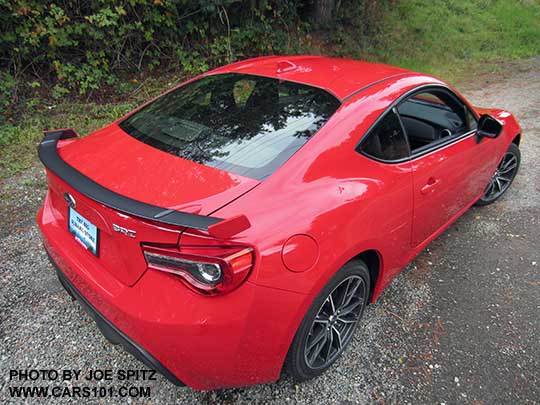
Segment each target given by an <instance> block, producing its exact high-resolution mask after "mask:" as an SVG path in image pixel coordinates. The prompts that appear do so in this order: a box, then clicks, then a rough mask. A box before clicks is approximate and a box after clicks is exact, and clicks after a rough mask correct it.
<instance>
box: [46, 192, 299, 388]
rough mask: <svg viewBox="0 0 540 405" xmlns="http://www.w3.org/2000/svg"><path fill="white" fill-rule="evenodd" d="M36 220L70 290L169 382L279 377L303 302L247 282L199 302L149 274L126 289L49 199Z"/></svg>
mask: <svg viewBox="0 0 540 405" xmlns="http://www.w3.org/2000/svg"><path fill="white" fill-rule="evenodd" d="M37 221H38V224H39V227H40V229H41V231H42V233H43V239H44V245H45V247H46V249H47V251H48V253H49V255H50V256H51V258H52V259H53V261H54V262H55V264H56V265H57V266H58V268H59V270H60V272H61V274H63V275H64V276H65V277H66V278H67V280H68V282H69V284H70V285H72V286H73V287H74V288H75V290H76V291H77V292H79V293H80V294H81V295H82V297H83V298H84V300H86V301H87V303H88V304H89V305H90V306H91V307H92V308H93V309H94V310H95V311H97V313H98V314H99V315H100V316H101V317H103V318H104V319H105V320H106V321H107V322H108V323H110V324H112V325H113V326H114V328H115V329H116V330H118V331H119V332H120V333H121V335H123V336H125V337H127V338H128V339H129V340H130V341H131V342H133V343H134V345H135V346H136V347H139V348H141V349H143V350H144V351H145V352H146V353H148V354H149V355H150V357H151V358H153V359H155V360H156V361H157V362H159V365H162V366H163V368H164V369H165V370H168V371H170V373H171V374H172V375H173V376H174V377H175V378H176V379H178V380H180V381H181V382H183V383H185V384H186V385H188V386H190V387H192V388H195V389H215V388H222V387H234V386H246V385H252V384H257V383H263V382H269V381H274V380H277V379H278V378H279V375H280V372H281V367H282V365H283V361H284V358H285V355H286V354H287V350H288V347H289V344H290V342H291V340H292V338H293V336H294V333H295V331H296V328H297V325H298V324H299V322H300V320H301V317H302V314H303V312H304V309H305V308H304V307H305V306H306V305H308V303H309V300H308V299H307V298H308V297H306V296H305V295H301V294H296V293H291V292H286V291H281V290H274V289H269V288H267V287H261V286H257V285H255V284H252V283H249V282H246V283H244V284H243V285H242V286H241V287H240V288H239V289H237V290H236V291H234V292H232V293H230V294H226V295H223V296H217V297H205V296H201V295H199V294H196V293H194V292H192V291H190V290H189V289H187V288H186V287H185V286H184V285H183V284H182V283H181V282H179V281H178V280H176V279H174V277H173V276H170V275H167V274H165V273H161V272H155V271H146V272H145V273H144V275H143V276H142V277H141V278H140V280H139V281H138V282H137V283H136V284H135V285H133V286H126V285H125V284H122V283H121V282H119V281H118V280H117V279H116V278H114V277H113V276H112V275H111V273H110V272H108V271H106V270H105V269H104V268H103V267H101V265H100V264H99V261H96V260H95V258H94V257H93V256H92V255H91V253H89V252H88V251H85V250H84V249H82V248H81V247H80V246H79V245H78V243H77V242H76V241H75V240H74V238H73V237H72V236H71V235H70V234H69V233H68V232H67V230H66V229H64V227H63V226H59V225H58V223H57V222H56V220H55V218H54V214H53V212H52V210H51V209H50V205H49V199H48V197H47V198H46V200H45V203H44V206H43V207H42V208H41V209H40V211H39V213H38V216H37ZM158 371H160V370H158ZM162 373H163V371H162ZM164 374H165V373H164ZM170 379H171V378H170Z"/></svg>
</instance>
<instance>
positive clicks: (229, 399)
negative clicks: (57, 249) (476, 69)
mask: <svg viewBox="0 0 540 405" xmlns="http://www.w3.org/2000/svg"><path fill="white" fill-rule="evenodd" d="M539 62H540V59H534V60H529V61H522V62H516V63H511V64H507V65H505V66H504V67H503V69H502V71H501V72H497V73H496V74H491V75H489V74H486V75H484V76H482V77H479V78H477V79H476V80H475V83H474V84H470V85H469V87H468V88H467V87H466V88H465V89H466V91H464V93H465V94H466V95H467V96H468V97H469V98H470V99H471V100H472V101H473V102H474V103H475V104H477V105H482V106H497V107H502V108H507V109H509V110H511V111H512V112H514V113H515V114H516V115H517V117H518V119H519V121H520V123H521V125H522V127H523V139H522V144H521V150H522V154H523V163H522V168H521V171H520V173H519V175H518V177H517V178H516V180H515V182H514V184H513V186H512V188H511V190H510V191H509V193H508V194H507V195H506V196H505V197H504V198H503V199H502V200H500V201H499V202H497V203H496V204H494V205H492V206H489V207H484V208H472V209H471V210H469V211H468V212H467V213H466V214H465V215H464V216H463V217H462V218H461V219H459V220H458V221H457V222H456V224H454V225H453V226H452V227H451V228H450V229H449V230H448V231H447V232H445V233H444V234H443V235H442V236H441V237H439V238H438V239H437V240H436V241H435V242H434V243H432V244H431V246H430V247H429V248H428V249H426V250H425V251H424V252H423V253H422V254H421V255H420V256H419V257H418V258H417V259H416V260H415V261H414V262H413V263H412V264H411V265H410V266H409V267H408V268H407V269H406V270H405V271H404V272H403V273H402V274H401V275H400V276H398V277H397V278H396V279H395V281H394V282H393V283H392V284H391V285H390V286H389V288H388V289H387V290H386V291H385V292H384V294H383V295H382V297H381V298H380V299H379V300H378V302H377V303H376V304H374V305H371V306H370V307H369V308H368V309H367V312H366V314H365V317H364V320H363V322H362V327H361V329H360V330H359V331H358V332H357V334H356V336H355V337H354V340H353V342H352V344H351V346H350V348H349V350H348V351H347V352H346V353H345V355H344V356H343V358H342V359H341V360H340V361H339V362H338V363H337V364H336V365H335V366H334V367H333V368H332V369H331V370H329V371H328V372H327V373H326V374H324V375H323V376H322V377H320V378H318V379H315V380H313V381H310V382H306V383H302V384H299V385H297V384H295V383H294V382H292V381H290V380H289V379H288V378H286V377H285V378H283V379H282V380H280V381H279V382H277V383H274V384H266V385H260V386H256V387H251V388H246V389H228V390H220V391H212V392H196V391H192V390H190V389H188V388H177V387H175V386H173V385H172V384H169V383H168V382H167V381H166V380H165V379H163V378H162V377H158V379H157V381H152V382H147V383H142V384H141V383H135V385H144V386H150V387H151V398H147V399H144V400H140V399H133V400H132V401H133V402H134V403H137V402H139V403H172V402H173V401H176V402H179V403H196V402H201V403H215V402H220V403H234V402H265V403H266V402H268V403H279V404H282V403H285V402H299V403H337V404H349V403H398V402H399V403H438V404H442V403H446V404H450V403H471V404H488V403H489V404H495V403H540V402H539V400H540V388H539V387H540V341H539V338H538V336H539V335H540V320H539V314H540V312H539V309H540V232H539V230H538V229H539V225H540V224H539V218H540V177H539V170H538V167H539V165H540V161H539V157H540V124H539V122H538V117H540V68H539V66H540V65H539ZM43 190H44V180H43V171H42V170H41V169H40V168H39V166H37V165H36V167H34V168H31V169H29V170H27V171H26V172H25V173H23V174H21V175H19V176H16V177H13V178H11V179H8V180H5V181H4V182H3V183H1V184H0V198H1V204H0V221H1V227H0V253H1V256H2V259H3V260H2V262H1V263H0V322H1V323H0V341H1V347H0V365H1V366H0V385H1V390H0V402H2V403H4V402H14V400H13V398H10V397H9V393H8V388H9V387H10V386H13V385H16V384H15V383H14V382H10V381H9V370H10V369H28V368H37V369H66V368H71V369H82V370H83V371H84V372H86V371H87V370H89V369H107V368H112V369H114V370H118V369H140V368H144V367H143V366H142V365H141V364H140V363H139V362H138V361H136V360H135V359H133V358H132V357H131V356H130V355H128V354H126V353H125V352H123V351H122V350H121V349H119V348H117V347H115V346H113V345H111V344H109V343H108V342H107V341H106V340H105V338H103V337H102V336H101V334H100V333H99V332H98V330H97V328H96V326H95V325H94V323H93V322H92V320H91V319H90V317H89V316H87V315H86V314H85V313H84V311H83V310H82V309H81V307H80V306H79V305H78V304H76V303H73V302H72V301H71V299H70V297H69V296H68V295H67V293H66V292H65V291H64V290H63V289H62V287H61V286H60V284H59V282H58V281H57V279H56V277H55V275H54V273H53V270H52V267H51V266H50V265H49V264H48V262H47V259H46V256H45V254H44V252H43V249H42V248H41V246H40V242H39V234H38V231H37V229H36V226H35V225H34V213H35V212H36V210H37V207H38V206H39V204H40V202H41V199H42V196H43ZM24 385H25V386H33V385H40V384H38V383H25V384H24ZM41 385H43V384H41ZM74 385H77V383H74ZM102 385H103V386H108V385H107V384H102ZM54 402H55V403H60V402H70V399H68V398H65V399H56V400H55V401H54ZM93 402H96V401H93ZM116 402H118V400H117V399H102V400H100V401H99V403H116Z"/></svg>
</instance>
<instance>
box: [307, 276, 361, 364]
mask: <svg viewBox="0 0 540 405" xmlns="http://www.w3.org/2000/svg"><path fill="white" fill-rule="evenodd" d="M366 293H367V288H366V284H365V282H364V280H363V279H362V278H361V277H359V276H350V277H348V278H346V279H344V280H343V281H342V282H341V283H340V284H338V286H337V287H336V288H334V289H333V290H332V292H331V293H330V294H329V295H328V297H327V298H326V300H325V301H324V302H323V304H322V305H321V307H320V308H319V311H318V312H317V316H316V317H315V319H314V320H313V322H312V325H311V328H310V332H309V336H308V338H307V340H306V344H305V347H304V359H305V361H306V364H307V365H308V366H309V367H311V368H313V369H317V368H323V367H326V366H327V365H329V364H330V363H332V362H333V361H334V360H335V359H336V358H337V357H338V356H339V355H340V354H341V352H342V351H343V349H344V348H345V347H346V346H347V344H348V343H349V341H350V340H351V338H352V335H353V332H354V329H355V327H356V324H357V323H358V321H359V320H360V317H361V316H362V312H363V310H364V305H365V297H366Z"/></svg>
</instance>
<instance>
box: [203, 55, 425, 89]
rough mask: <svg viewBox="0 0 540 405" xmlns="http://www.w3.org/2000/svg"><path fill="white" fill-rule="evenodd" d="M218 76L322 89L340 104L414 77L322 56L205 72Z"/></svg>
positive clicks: (264, 60)
mask: <svg viewBox="0 0 540 405" xmlns="http://www.w3.org/2000/svg"><path fill="white" fill-rule="evenodd" d="M218 73H244V74H252V75H258V76H267V77H274V78H277V79H283V80H290V81H294V82H299V83H304V84H308V85H311V86H315V87H319V88H322V89H325V90H327V91H329V92H330V93H332V94H334V95H335V96H336V97H337V98H339V99H340V100H343V99H345V98H347V97H348V96H350V95H352V94H353V93H355V92H357V91H359V90H361V89H363V88H365V87H367V86H370V85H372V84H374V83H378V82H381V81H384V80H387V79H390V78H392V77H397V76H403V75H414V74H416V73H415V72H412V71H410V70H407V69H402V68H398V67H395V66H389V65H383V64H379V63H370V62H361V61H356V60H352V59H340V58H327V57H323V56H266V57H260V58H253V59H247V60H244V61H241V62H236V63H232V64H230V65H226V66H223V67H220V68H218V69H214V70H212V71H211V72H209V74H218Z"/></svg>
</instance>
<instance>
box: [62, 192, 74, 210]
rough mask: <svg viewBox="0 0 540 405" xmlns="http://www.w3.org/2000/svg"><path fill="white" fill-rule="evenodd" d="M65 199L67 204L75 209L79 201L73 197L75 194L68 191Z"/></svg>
mask: <svg viewBox="0 0 540 405" xmlns="http://www.w3.org/2000/svg"><path fill="white" fill-rule="evenodd" d="M64 200H66V202H67V204H68V205H69V206H70V207H71V208H73V209H75V207H76V206H77V202H76V201H75V198H73V196H72V195H71V194H69V193H68V192H65V193H64Z"/></svg>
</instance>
